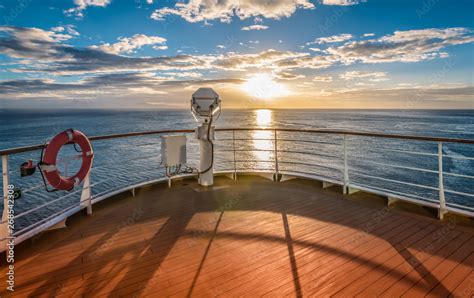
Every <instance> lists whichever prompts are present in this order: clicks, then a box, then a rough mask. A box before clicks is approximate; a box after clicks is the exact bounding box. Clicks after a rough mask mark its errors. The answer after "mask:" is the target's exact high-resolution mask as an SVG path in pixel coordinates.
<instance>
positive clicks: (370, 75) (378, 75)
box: [339, 71, 388, 82]
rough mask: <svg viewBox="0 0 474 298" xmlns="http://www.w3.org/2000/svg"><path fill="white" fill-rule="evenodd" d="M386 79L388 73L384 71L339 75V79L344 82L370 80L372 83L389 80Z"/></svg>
mask: <svg viewBox="0 0 474 298" xmlns="http://www.w3.org/2000/svg"><path fill="white" fill-rule="evenodd" d="M386 77H387V73H386V72H382V71H375V72H368V71H348V72H345V73H343V74H340V75H339V78H341V79H344V80H354V79H369V81H372V82H379V81H386V80H388V79H387V78H386Z"/></svg>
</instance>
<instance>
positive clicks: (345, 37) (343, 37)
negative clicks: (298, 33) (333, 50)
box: [306, 33, 352, 45]
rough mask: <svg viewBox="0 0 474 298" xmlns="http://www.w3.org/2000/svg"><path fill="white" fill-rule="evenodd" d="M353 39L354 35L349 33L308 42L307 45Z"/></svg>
mask: <svg viewBox="0 0 474 298" xmlns="http://www.w3.org/2000/svg"><path fill="white" fill-rule="evenodd" d="M351 38H352V34H347V33H346V34H339V35H333V36H328V37H320V38H317V39H316V40H314V41H313V42H308V43H307V44H306V45H311V44H325V43H336V42H343V41H346V40H349V39H351Z"/></svg>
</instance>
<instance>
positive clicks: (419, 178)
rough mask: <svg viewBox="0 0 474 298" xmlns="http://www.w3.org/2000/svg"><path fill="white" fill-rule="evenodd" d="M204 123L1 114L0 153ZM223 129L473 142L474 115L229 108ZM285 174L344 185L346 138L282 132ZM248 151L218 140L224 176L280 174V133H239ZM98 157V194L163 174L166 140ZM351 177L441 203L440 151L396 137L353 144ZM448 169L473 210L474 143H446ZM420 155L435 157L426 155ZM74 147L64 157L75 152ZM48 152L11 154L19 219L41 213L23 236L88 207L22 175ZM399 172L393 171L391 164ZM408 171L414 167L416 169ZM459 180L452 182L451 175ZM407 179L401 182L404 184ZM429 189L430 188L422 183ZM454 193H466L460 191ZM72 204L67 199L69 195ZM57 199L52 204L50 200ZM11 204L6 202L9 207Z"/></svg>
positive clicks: (123, 144)
mask: <svg viewBox="0 0 474 298" xmlns="http://www.w3.org/2000/svg"><path fill="white" fill-rule="evenodd" d="M196 125H197V124H196V122H195V120H194V118H193V117H192V116H191V114H190V113H189V111H119V110H98V111H89V110H87V111H86V110H81V111H77V110H73V111H66V110H61V111H38V110H35V111H33V110H32V111H28V110H0V150H1V149H7V148H12V147H21V146H28V145H33V144H42V143H45V142H46V141H48V140H50V139H51V138H52V137H53V136H54V135H56V134H57V133H59V132H61V131H63V130H65V129H68V128H74V129H78V130H81V131H82V132H84V133H85V134H86V135H88V136H96V135H107V134H116V133H126V132H139V131H149V130H165V129H193V128H194V127H196ZM216 126H217V127H218V128H230V127H233V128H234V127H235V128H251V127H261V128H268V127H273V128H293V129H340V130H351V131H364V132H378V133H389V134H408V135H418V136H436V137H450V138H463V139H474V111H472V110H463V111H461V110H450V111H396V110H395V111H394V110H390V111H389V110H224V112H223V113H222V115H221V117H220V119H219V120H218V121H217V122H216ZM278 137H279V141H278V150H279V153H278V160H279V169H280V171H285V172H291V173H304V174H307V175H311V176H315V177H321V178H325V179H328V180H335V181H342V180H343V171H342V169H343V165H344V163H343V150H342V148H343V147H342V141H343V138H342V137H341V136H335V135H328V134H315V135H310V134H303V133H279V136H278ZM235 138H237V139H241V140H238V141H237V142H236V144H235V146H236V148H237V149H238V150H239V152H238V153H237V156H236V163H235V164H234V160H233V153H232V149H233V146H234V144H233V142H232V141H231V140H230V139H232V133H229V132H222V133H218V134H217V139H218V140H217V141H216V157H215V159H216V161H215V165H216V170H233V169H234V167H236V168H237V170H265V171H273V170H274V160H275V156H274V153H273V152H272V150H273V148H274V146H275V144H274V143H273V134H272V133H271V132H265V131H253V132H236V133H235ZM188 143H189V146H188V162H189V164H191V165H193V166H197V157H198V145H197V143H196V141H195V140H194V136H193V135H192V134H189V135H188ZM93 147H94V152H95V159H94V167H93V170H92V173H91V183H92V191H93V194H94V195H95V196H99V195H101V194H104V193H107V192H109V191H110V190H114V189H119V188H121V187H123V186H127V185H132V184H136V183H138V182H142V181H147V180H151V179H158V178H162V177H164V172H163V169H162V168H161V167H160V160H161V156H160V138H159V136H146V137H132V138H123V139H115V140H104V141H97V142H94V143H93ZM347 149H348V165H349V179H350V182H351V183H352V184H354V185H358V186H363V187H368V188H372V189H375V190H383V191H384V192H389V193H393V194H398V195H403V196H410V197H412V198H416V199H420V200H427V201H433V202H436V201H437V200H438V191H437V190H436V188H437V187H438V174H437V173H436V171H437V168H438V160H437V156H436V153H437V144H436V143H428V142H419V141H401V140H396V139H390V140H388V139H387V140H385V139H378V138H369V137H348V138H347ZM443 151H444V154H445V155H447V157H445V158H444V160H443V163H444V171H445V172H446V173H448V174H447V175H445V185H446V186H445V187H446V189H447V190H448V192H447V193H446V198H447V202H448V204H450V205H459V206H464V207H466V208H474V197H473V196H466V195H461V194H459V192H461V193H470V194H474V193H473V192H472V189H473V187H472V186H474V180H473V179H469V178H468V177H467V176H474V159H473V158H474V145H462V144H446V145H445V146H444V149H443ZM418 153H423V154H426V153H428V154H429V155H422V154H418ZM75 154H77V153H75V152H74V151H73V150H72V148H65V149H64V150H62V151H61V154H60V158H63V157H66V156H70V155H75ZM28 159H32V160H33V161H34V162H38V160H39V159H40V151H34V152H28V153H21V154H15V155H12V156H10V157H9V166H10V177H11V183H13V184H14V185H15V186H16V187H18V188H20V189H22V191H23V197H22V198H21V199H19V200H17V201H16V204H15V211H16V213H17V214H21V213H24V212H28V210H32V209H33V208H36V207H38V206H43V205H44V207H42V208H40V209H38V210H36V211H33V212H29V213H28V214H26V215H24V216H20V218H17V227H16V228H17V231H19V230H21V229H23V228H25V227H28V226H32V225H35V224H39V223H40V222H41V221H42V220H46V219H47V218H48V217H49V216H52V215H54V214H56V213H57V212H60V211H61V210H64V209H66V208H68V207H71V206H74V205H76V204H77V203H78V202H79V200H80V190H79V189H76V190H75V192H71V193H67V192H61V191H59V192H54V193H48V192H46V191H45V190H44V186H43V185H42V180H41V176H40V174H39V173H38V172H37V173H36V174H35V175H33V176H30V177H24V178H20V175H19V166H20V164H21V163H22V162H24V161H26V160H28ZM78 165H79V161H73V162H70V163H69V164H68V165H67V169H66V168H63V172H64V173H73V172H74V171H75V169H77V167H78ZM388 165H390V166H388ZM407 167H408V168H409V169H407ZM451 174H452V175H451ZM400 182H402V183H400ZM420 185H421V186H420ZM452 191H455V192H458V193H454V192H452ZM65 195H66V197H65V198H63V199H59V198H61V197H63V196H65ZM51 202H53V203H51ZM0 204H2V203H0Z"/></svg>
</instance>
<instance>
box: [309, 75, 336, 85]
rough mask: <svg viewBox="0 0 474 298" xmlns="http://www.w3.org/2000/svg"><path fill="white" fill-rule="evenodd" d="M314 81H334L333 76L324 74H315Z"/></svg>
mask: <svg viewBox="0 0 474 298" xmlns="http://www.w3.org/2000/svg"><path fill="white" fill-rule="evenodd" d="M313 81H314V82H324V83H330V82H332V76H329V75H324V76H315V77H314V78H313Z"/></svg>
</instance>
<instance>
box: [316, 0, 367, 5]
mask: <svg viewBox="0 0 474 298" xmlns="http://www.w3.org/2000/svg"><path fill="white" fill-rule="evenodd" d="M360 2H361V1H360V0H321V4H324V5H339V6H349V5H356V4H359V3H360ZM362 2H365V1H362Z"/></svg>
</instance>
